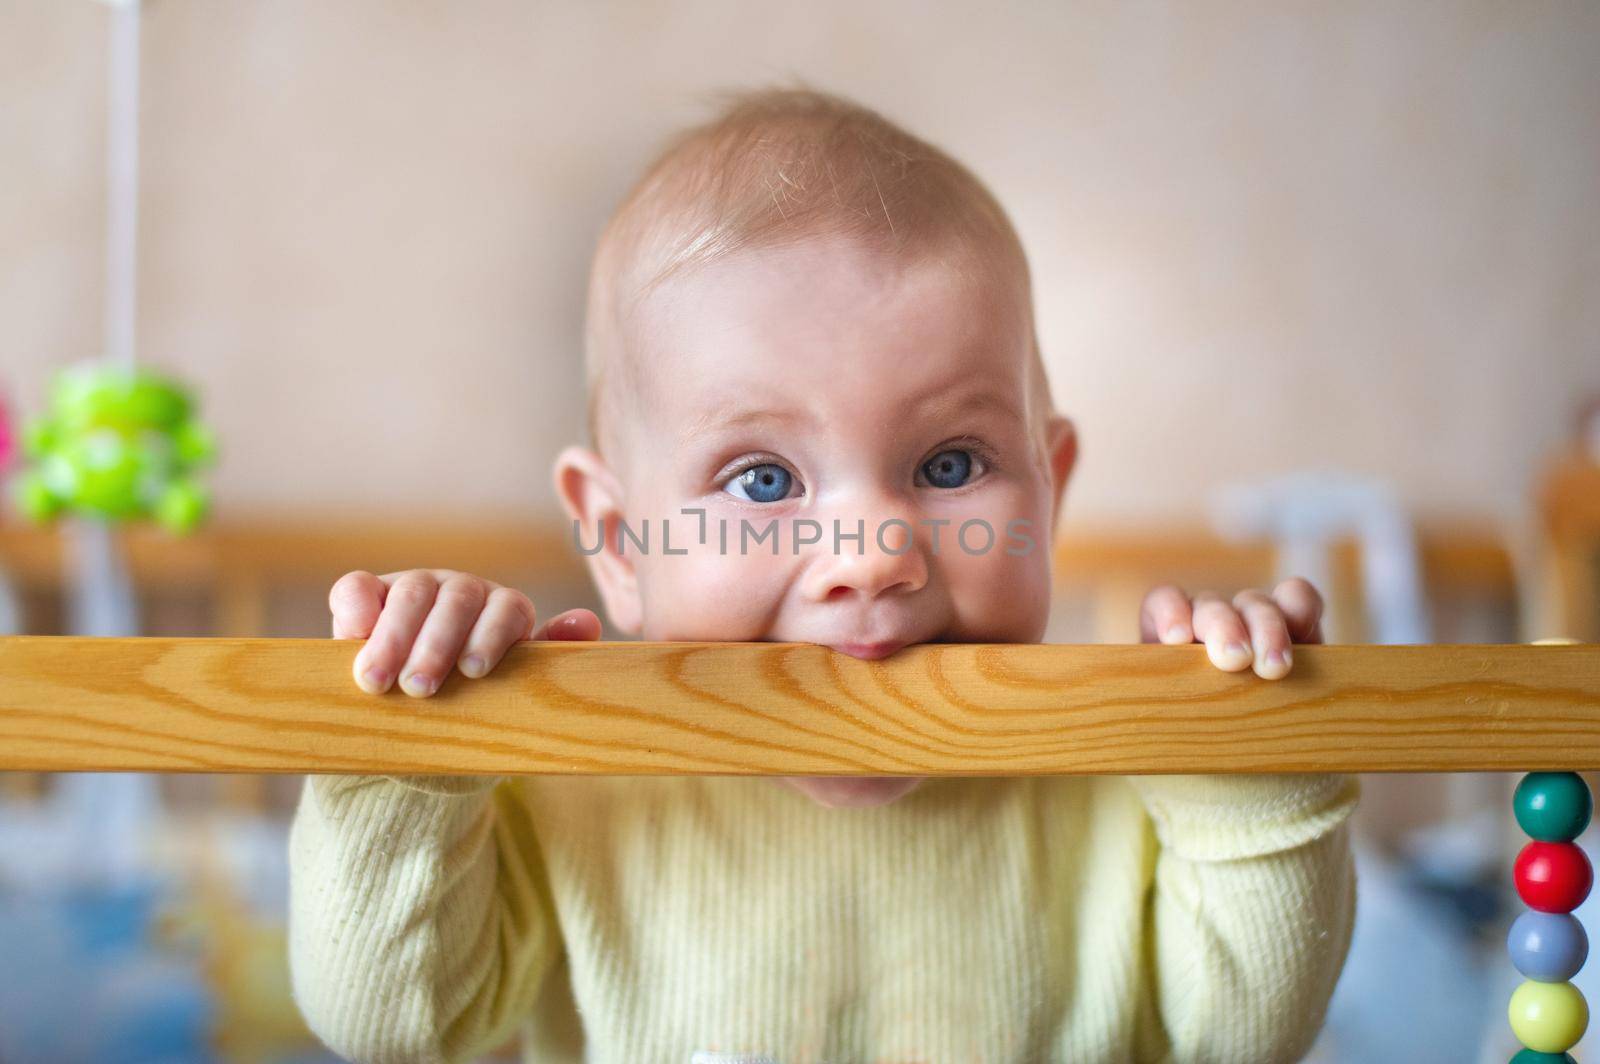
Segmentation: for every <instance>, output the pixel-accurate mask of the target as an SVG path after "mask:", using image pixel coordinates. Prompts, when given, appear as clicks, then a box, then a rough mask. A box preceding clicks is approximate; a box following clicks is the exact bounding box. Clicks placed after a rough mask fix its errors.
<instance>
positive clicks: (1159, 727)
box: [0, 636, 1600, 775]
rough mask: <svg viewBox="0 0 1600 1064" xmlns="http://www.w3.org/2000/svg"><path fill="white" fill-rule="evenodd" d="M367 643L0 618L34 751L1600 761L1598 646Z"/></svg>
mask: <svg viewBox="0 0 1600 1064" xmlns="http://www.w3.org/2000/svg"><path fill="white" fill-rule="evenodd" d="M359 645H360V644H359V643H357V642H355V641H348V640H346V641H335V640H316V639H83V638H65V637H43V636H16V637H8V638H0V769H4V770H13V771H79V770H90V771H109V770H116V771H122V770H147V771H158V772H294V773H299V772H349V773H384V774H414V773H447V774H496V773H577V774H594V773H622V774H660V775H671V774H681V773H704V774H735V775H789V774H819V775H821V774H840V775H858V774H871V775H900V774H908V775H1030V774H1044V773H1115V774H1135V773H1170V772H1204V773H1214V772H1216V773H1231V772H1255V773H1259V772H1314V771H1352V772H1401V771H1405V772H1465V771H1521V770H1529V769H1573V770H1582V769H1600V645H1583V646H1522V645H1516V646H1476V645H1474V646H1422V647H1394V646H1382V647H1380V646H1331V647H1323V646H1305V647H1296V648H1295V664H1294V669H1293V672H1292V673H1291V674H1290V675H1289V676H1288V677H1286V678H1285V679H1282V680H1276V681H1266V680H1261V679H1259V678H1257V677H1255V676H1254V675H1252V674H1250V673H1248V672H1246V673H1242V674H1240V673H1223V672H1220V671H1219V670H1217V669H1215V668H1213V667H1212V666H1211V665H1210V664H1209V662H1208V661H1207V659H1206V657H1205V651H1204V649H1203V648H1201V647H1198V646H1187V647H1164V646H1057V645H1043V646H1039V645H999V644H984V645H968V644H952V645H936V646H917V647H911V648H908V649H907V650H904V651H901V652H900V653H899V654H897V655H895V656H894V657H892V658H889V659H887V660H884V661H878V662H868V661H860V660H857V659H855V658H851V657H848V656H846V655H843V654H840V653H836V652H834V651H832V650H829V649H827V648H826V647H821V646H816V645H813V644H806V643H633V642H615V643H587V644H580V643H559V642H557V643H535V644H522V645H519V646H517V647H514V648H513V649H512V651H511V653H510V654H509V655H508V657H507V659H506V660H505V661H504V662H503V663H502V664H501V666H500V667H499V668H498V669H497V670H496V671H495V672H494V673H493V674H491V675H490V676H489V677H487V678H485V679H481V680H467V679H464V678H462V677H460V676H452V677H451V678H450V679H449V680H447V681H446V683H445V685H444V687H443V689H442V690H441V691H440V692H439V693H438V694H437V695H435V696H434V697H433V698H431V699H425V700H417V699H412V698H410V697H408V696H406V695H404V694H401V693H399V692H397V691H394V692H390V693H389V694H387V695H383V696H371V695H367V694H364V693H363V692H361V691H360V690H359V689H358V688H357V687H356V686H355V683H354V681H353V680H352V679H351V673H350V668H351V664H352V661H353V659H354V657H355V653H356V651H357V649H358V648H359Z"/></svg>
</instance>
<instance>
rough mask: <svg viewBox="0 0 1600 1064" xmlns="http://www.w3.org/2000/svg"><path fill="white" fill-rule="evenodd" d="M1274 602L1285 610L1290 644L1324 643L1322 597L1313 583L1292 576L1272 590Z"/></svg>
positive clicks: (1284, 615)
mask: <svg viewBox="0 0 1600 1064" xmlns="http://www.w3.org/2000/svg"><path fill="white" fill-rule="evenodd" d="M1272 600H1273V601H1274V602H1276V603H1277V604H1278V608H1279V609H1281V610H1283V617H1284V620H1285V621H1287V622H1288V625H1289V641H1290V642H1293V643H1320V642H1322V609H1323V604H1322V595H1321V593H1320V592H1318V591H1317V589H1316V588H1315V587H1313V586H1312V584H1311V581H1309V580H1306V579H1304V578H1303V577H1298V576H1291V577H1290V578H1289V579H1287V580H1285V581H1283V582H1282V583H1280V584H1279V585H1278V586H1277V587H1275V588H1273V589H1272Z"/></svg>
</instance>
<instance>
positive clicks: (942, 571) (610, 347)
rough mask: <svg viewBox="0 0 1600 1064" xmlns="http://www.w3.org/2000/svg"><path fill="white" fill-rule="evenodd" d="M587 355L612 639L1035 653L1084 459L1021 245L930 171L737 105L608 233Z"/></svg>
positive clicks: (851, 796) (825, 790) (949, 180)
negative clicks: (1057, 395)
mask: <svg viewBox="0 0 1600 1064" xmlns="http://www.w3.org/2000/svg"><path fill="white" fill-rule="evenodd" d="M586 354H587V363H588V376H589V433H590V438H591V440H592V442H593V449H589V448H583V447H569V448H567V449H566V450H565V451H563V452H562V453H561V455H560V456H559V457H558V458H557V460H556V466H555V480H556V487H557V490H558V492H559V493H560V495H561V498H562V500H563V504H564V505H565V507H566V509H567V512H568V513H569V514H570V515H571V517H572V518H573V519H574V520H575V521H576V522H577V523H578V524H579V526H581V528H582V529H583V530H584V531H583V542H584V544H585V550H586V552H587V551H589V550H592V549H593V547H594V545H595V544H599V545H600V549H599V550H598V551H596V552H594V553H591V554H589V558H588V561H589V565H590V568H591V571H592V573H593V575H594V578H595V581H596V583H597V585H598V587H599V590H600V594H601V598H602V600H603V602H604V605H605V609H606V612H607V614H608V615H609V617H610V619H611V622H612V624H613V625H614V626H616V627H617V628H618V629H620V630H622V631H624V632H626V633H628V634H631V635H637V636H639V637H641V638H643V639H649V640H720V641H757V640H773V641H785V642H787V641H795V642H811V643H821V644H825V645H827V646H830V647H833V648H835V649H837V650H840V651H842V652H844V653H847V654H851V655H854V656H856V657H863V658H880V657H885V656H887V655H889V654H891V653H893V652H894V651H895V650H897V649H899V648H900V647H902V646H905V645H907V644H911V643H933V642H963V643H1024V642H1037V641H1038V640H1039V639H1040V638H1042V636H1043V633H1044V630H1045V624H1046V621H1047V619H1048V613H1049V603H1050V590H1051V588H1050V550H1049V547H1050V543H1051V538H1052V532H1053V526H1054V522H1055V516H1056V513H1057V511H1058V509H1059V505H1060V500H1061V495H1062V491H1063V489H1064V488H1065V486H1066V482H1067V478H1068V476H1069V475H1070V473H1071V471H1072V466H1073V461H1074V459H1075V457H1076V440H1075V436H1074V432H1073V428H1072V425H1071V423H1070V422H1069V421H1067V420H1066V419H1065V418H1063V417H1060V416H1059V415H1058V414H1057V413H1056V412H1055V410H1054V407H1053V405H1052V403H1051V400H1050V392H1049V385H1048V383H1047V381H1046V378H1045V373H1044V367H1043V364H1042V362H1041V360H1040V356H1039V350H1038V343H1037V340H1036V339H1035V335H1034V326H1033V309H1032V294H1031V291H1030V283H1029V276H1028V266H1027V260H1026V258H1025V257H1024V255H1023V251H1022V246H1021V243H1020V242H1019V240H1018V239H1017V236H1016V233H1015V231H1014V230H1013V229H1012V227H1011V224H1010V222H1009V221H1007V219H1006V216H1005V214H1004V212H1003V211H1002V210H1001V208H1000V206H999V204H998V203H997V202H996V201H995V199H994V197H993V196H991V195H990V194H989V192H988V191H987V190H986V189H985V188H984V187H983V185H982V184H981V183H980V182H979V181H978V180H977V178H975V177H974V176H973V175H972V174H970V173H969V172H968V171H967V170H966V169H964V168H963V167H962V166H961V165H960V164H958V163H956V162H955V161H954V160H952V159H951V158H949V157H948V156H947V155H945V154H944V153H942V152H940V151H939V150H938V149H936V148H934V147H932V146H931V145H928V144H926V143H924V142H922V141H920V140H918V139H916V138H915V137H912V136H911V135H910V134H908V133H906V132H904V131H903V130H901V129H899V128H897V127H896V126H894V125H892V124H890V123H889V122H888V121H886V120H885V119H883V118H881V117H880V116H878V115H876V114H874V113H872V112H871V111H868V110H865V109H864V108H861V107H858V106H855V105H853V104H850V103H848V102H846V101H843V100H840V99H837V98H835V97H830V96H825V95H821V94H818V93H813V92H806V91H769V92H762V93H757V94H752V95H747V96H743V97H740V98H738V99H737V100H736V101H735V102H734V103H733V105H732V106H731V107H730V108H729V109H727V110H726V111H725V112H724V113H723V114H722V115H721V116H720V117H719V118H717V119H716V120H714V121H712V122H711V123H709V124H707V125H705V126H701V127H699V128H696V129H693V130H690V131H689V132H688V133H686V134H684V135H683V136H682V137H680V138H679V139H678V140H676V141H675V142H674V143H673V144H672V145H671V146H670V147H669V148H668V150H667V151H666V152H665V153H664V154H663V155H662V156H661V157H660V158H659V159H658V160H657V161H656V163H655V164H654V165H653V166H652V167H651V168H650V169H649V170H648V171H647V173H646V174H645V176H644V178H643V179H642V180H641V182H640V183H639V185H638V186H637V187H636V188H635V189H634V191H633V192H632V193H631V194H630V195H629V197H628V198H627V200H626V201H625V202H624V203H623V205H622V206H621V207H620V208H619V209H618V211H617V213H616V215H615V216H613V218H612V220H611V222H610V224H609V225H608V226H607V227H606V230H605V232H604V234H603V235H602V237H601V239H600V246H599V249H598V251H597V253H596V256H595V262H594V268H593V271H592V274H591V277H590V287H589V307H588V327H587V352H586ZM623 526H626V531H625V530H624V528H623ZM602 528H603V529H604V530H605V534H604V537H603V539H602V538H601V537H600V535H599V533H598V529H602ZM836 530H837V532H836ZM647 531H648V537H649V538H648V541H647V543H646V544H645V545H644V546H641V544H640V540H641V539H644V537H645V536H646V532H647ZM857 533H860V534H859V535H858V534H857ZM788 782H790V784H791V785H792V786H794V787H795V788H796V789H797V790H801V791H803V792H804V793H807V794H809V795H810V796H811V797H813V798H815V799H816V800H818V801H821V802H824V803H826V804H830V805H870V804H880V803H882V802H885V801H890V800H893V799H894V798H896V797H899V796H900V795H902V794H904V793H906V792H907V791H909V790H910V789H911V788H912V787H913V786H915V783H916V781H914V780H907V779H860V778H839V779H828V780H792V781H788Z"/></svg>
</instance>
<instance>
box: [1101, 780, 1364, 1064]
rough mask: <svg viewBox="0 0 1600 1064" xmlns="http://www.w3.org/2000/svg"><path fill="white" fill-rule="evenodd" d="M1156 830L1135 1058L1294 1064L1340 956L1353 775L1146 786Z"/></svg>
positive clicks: (1346, 928) (1346, 924) (1350, 919)
mask: <svg viewBox="0 0 1600 1064" xmlns="http://www.w3.org/2000/svg"><path fill="white" fill-rule="evenodd" d="M1130 782H1131V783H1132V784H1133V786H1134V788H1135V790H1137V791H1138V793H1139V796H1140V798H1141V799H1142V800H1143V802H1144V806H1145V809H1146V811H1147V812H1148V813H1149V816H1150V819H1151V821H1152V822H1153V824H1154V828H1155V835H1156V839H1157V842H1158V844H1159V845H1158V847H1157V850H1156V858H1155V872H1154V889H1153V892H1152V895H1151V897H1150V899H1149V902H1148V906H1147V909H1146V916H1145V918H1146V921H1147V935H1146V953H1145V958H1144V959H1145V963H1146V966H1147V968H1148V969H1150V971H1149V972H1148V978H1147V979H1146V986H1147V987H1148V988H1149V990H1150V993H1151V994H1152V995H1153V999H1154V1000H1153V1002H1146V1004H1147V1005H1150V1006H1153V1010H1154V1013H1155V1015H1156V1016H1158V1017H1159V1020H1160V1023H1159V1025H1158V1027H1157V1025H1150V1026H1151V1027H1152V1028H1155V1029H1151V1030H1146V1031H1141V1032H1140V1037H1141V1039H1143V1042H1142V1043H1141V1045H1140V1047H1139V1048H1140V1051H1141V1052H1140V1059H1141V1060H1160V1061H1176V1062H1189V1061H1217V1062H1232V1061H1239V1062H1268V1061H1296V1060H1300V1059H1301V1058H1302V1057H1303V1056H1305V1054H1306V1053H1307V1052H1308V1051H1309V1049H1310V1047H1311V1044H1312V1042H1313V1041H1314V1040H1315V1039H1316V1036H1317V1033H1318V1031H1319V1030H1320V1028H1321V1026H1322V1022H1323V1019H1324V1017H1325V1015H1326V1011H1327V1006H1328V1000H1329V998H1330V997H1332V995H1333V988H1334V984H1335V983H1336V982H1337V981H1338V978H1339V971H1340V969H1341V968H1342V967H1343V965H1344V960H1345V955H1346V954H1347V952H1348V951H1349V946H1350V934H1351V930H1352V927H1353V924H1354V919H1355V868H1354V860H1353V858H1352V855H1351V852H1350V840H1349V823H1348V820H1349V816H1350V814H1351V812H1352V811H1353V810H1354V808H1355V804H1356V800H1357V797H1358V795H1359V784H1358V782H1357V780H1356V778H1355V777H1354V776H1348V775H1283V776H1143V777H1132V778H1130Z"/></svg>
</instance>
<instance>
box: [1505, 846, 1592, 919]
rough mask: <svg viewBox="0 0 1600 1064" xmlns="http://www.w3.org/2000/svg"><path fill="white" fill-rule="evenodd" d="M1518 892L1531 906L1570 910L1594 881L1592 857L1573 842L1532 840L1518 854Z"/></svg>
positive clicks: (1564, 911)
mask: <svg viewBox="0 0 1600 1064" xmlns="http://www.w3.org/2000/svg"><path fill="white" fill-rule="evenodd" d="M1514 876H1515V880H1516V884H1517V893H1518V894H1519V895H1520V896H1521V897H1522V900H1523V902H1524V903H1525V904H1526V905H1527V906H1528V908H1530V909H1538V910H1539V911H1540V912H1545V913H1569V912H1571V911H1572V910H1573V909H1576V908H1577V907H1578V906H1579V905H1580V904H1582V902H1583V899H1584V898H1587V897H1588V896H1589V888H1590V887H1591V886H1593V885H1594V869H1593V868H1591V867H1590V865H1589V858H1588V857H1587V856H1585V855H1584V852H1583V851H1582V850H1581V849H1579V848H1578V847H1577V846H1574V845H1573V844H1572V843H1570V842H1530V843H1528V845H1526V846H1524V847H1523V848H1522V852H1521V853H1519V854H1517V865H1516V869H1515V872H1514Z"/></svg>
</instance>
